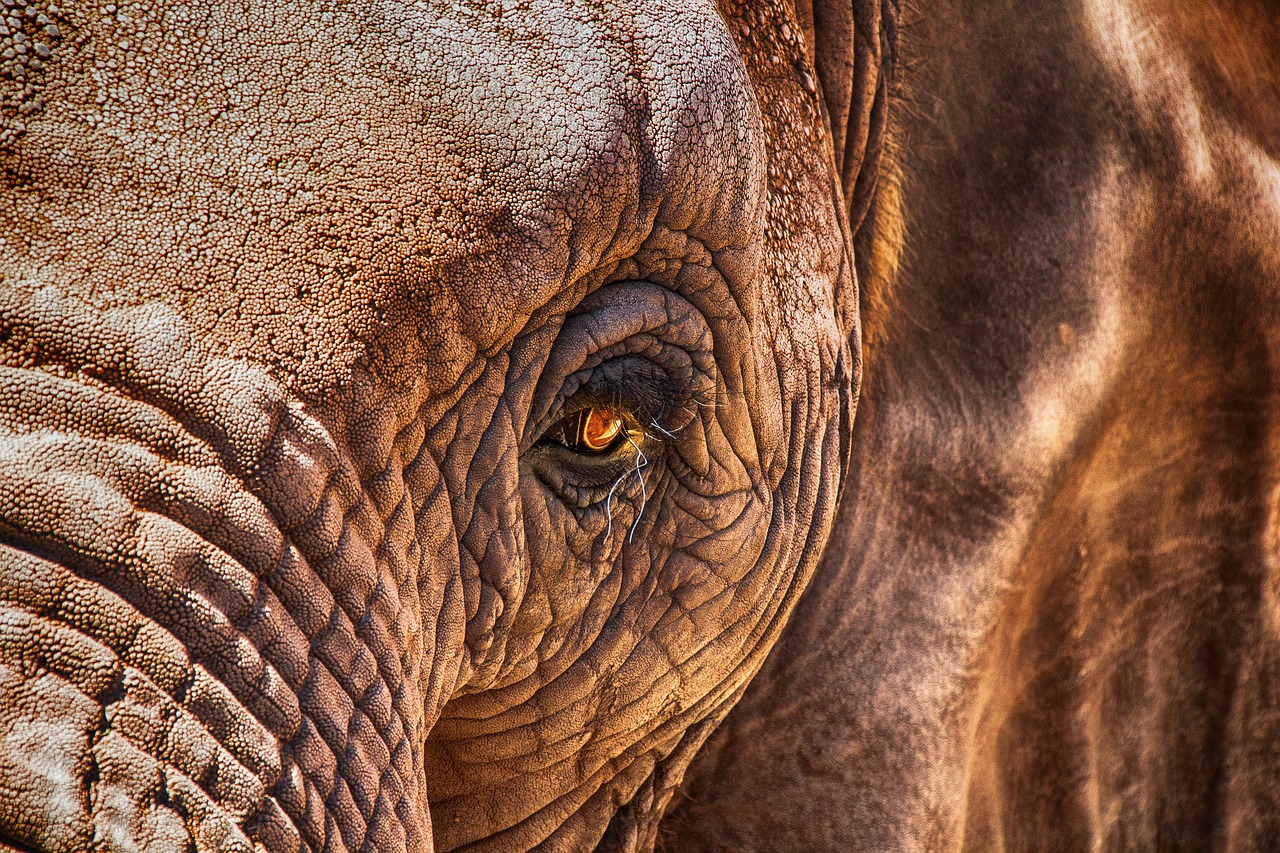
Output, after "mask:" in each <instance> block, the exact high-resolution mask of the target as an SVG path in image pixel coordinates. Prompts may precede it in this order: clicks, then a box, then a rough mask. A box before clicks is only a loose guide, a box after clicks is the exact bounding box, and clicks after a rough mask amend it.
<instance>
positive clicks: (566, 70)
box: [0, 0, 764, 387]
mask: <svg viewBox="0 0 1280 853" xmlns="http://www.w3.org/2000/svg"><path fill="white" fill-rule="evenodd" d="M103 9H104V10H109V11H100V10H95V11H93V12H92V13H90V11H89V10H80V11H79V12H77V11H76V10H75V9H72V10H70V11H67V10H63V11H62V12H61V13H60V14H62V16H63V18H62V19H61V20H62V21H63V24H62V26H63V29H64V30H66V32H65V33H64V38H63V40H62V42H61V43H60V44H59V45H55V47H56V52H55V53H54V55H53V57H52V58H51V59H50V60H49V61H48V67H47V69H46V70H45V71H43V72H42V73H43V74H44V75H45V77H47V78H48V80H47V87H46V88H47V89H48V91H47V92H46V98H45V105H44V106H43V107H42V108H41V111H40V114H39V115H37V116H34V117H33V119H32V120H30V121H28V122H27V129H26V131H25V137H24V140H23V141H22V142H21V144H20V146H19V147H18V149H17V150H18V156H19V158H20V159H21V160H22V161H23V170H22V171H23V172H24V174H29V175H32V176H35V178H34V183H39V182H40V181H41V180H44V181H45V184H46V186H43V187H40V188H39V191H38V192H34V193H33V192H25V191H17V192H15V191H14V188H12V187H4V188H0V190H3V191H5V192H8V193H14V196H15V197H14V203H13V208H14V209H15V210H17V211H19V213H18V216H16V217H15V219H14V220H13V223H12V227H13V228H14V230H25V231H27V232H28V233H27V234H26V235H24V236H23V238H22V241H21V242H23V243H25V244H26V245H27V246H29V247H31V250H32V253H33V254H36V253H38V252H39V251H40V247H41V246H47V247H53V249H56V251H57V253H58V258H57V260H58V263H57V267H58V268H59V269H61V270H63V271H65V274H66V275H67V276H68V278H71V279H73V281H69V282H67V284H69V285H70V286H71V287H73V288H74V289H76V290H78V291H80V292H82V293H86V292H87V294H88V295H90V296H91V297H96V298H97V299H98V300H99V301H106V302H115V303H118V304H119V303H133V304H136V303H138V302H145V301H160V302H166V303H168V304H170V305H171V306H173V307H175V308H176V309H178V310H179V311H181V312H182V313H184V314H185V315H186V316H187V317H188V319H189V320H191V321H192V323H193V325H195V326H196V327H197V328H198V329H201V330H203V331H205V332H206V333H207V334H209V335H210V337H212V338H215V339H218V340H221V341H222V342H223V343H224V344H225V345H226V346H228V347H229V348H230V349H231V350H233V351H235V352H239V353H242V354H246V355H250V354H251V355H252V356H253V357H255V358H259V359H262V360H266V361H270V362H274V363H277V364H281V363H283V364H284V365H285V372H286V373H291V374H292V375H294V376H296V375H298V374H299V373H306V372H307V370H309V369H310V370H312V371H313V372H315V371H317V370H318V371H320V372H326V371H327V372H329V373H330V374H331V375H330V376H329V377H328V378H327V379H320V380H316V383H315V384H316V385H317V387H318V386H320V385H326V384H332V383H334V382H341V381H343V380H342V376H343V375H345V371H346V365H349V364H351V363H352V362H354V361H357V360H360V359H364V358H367V357H368V349H369V346H370V345H371V342H376V345H377V346H378V347H381V348H382V349H384V350H387V349H397V348H398V347H399V346H400V344H401V343H403V344H404V345H405V346H406V347H408V348H407V349H400V350H398V352H397V355H396V356H395V357H396V358H398V359H401V360H403V361H405V362H409V361H413V360H415V359H419V360H420V359H421V358H423V357H426V358H428V359H429V358H430V353H428V354H427V355H426V356H423V355H422V351H420V350H418V351H415V350H414V346H416V345H418V344H420V343H421V340H419V339H421V338H422V336H423V332H422V330H423V329H428V330H430V331H429V334H428V337H429V338H430V339H431V340H430V341H429V342H428V349H429V351H430V352H435V353H436V354H437V356H438V357H440V358H444V356H439V354H441V353H446V354H447V353H461V354H464V355H465V353H467V352H476V351H481V352H485V351H487V352H492V351H494V350H496V349H498V348H500V347H501V346H502V345H504V343H505V342H506V341H508V340H510V338H511V337H512V336H513V335H514V334H516V332H518V330H519V329H520V328H521V327H522V325H523V324H524V322H525V321H526V320H527V318H528V317H529V315H530V314H531V313H532V312H534V311H536V310H537V309H538V308H539V307H541V306H543V305H545V304H546V303H547V302H548V301H549V300H551V299H553V298H555V297H556V296H557V294H561V293H564V292H565V291H566V290H573V289H574V287H575V285H577V284H579V283H580V282H581V281H582V280H583V278H584V277H585V276H588V275H589V274H592V273H601V271H602V270H606V271H607V269H608V267H609V265H610V264H616V263H617V262H619V261H621V260H623V259H625V258H626V257H628V256H629V255H630V254H631V253H633V252H634V251H635V250H636V248H637V247H638V246H639V245H640V244H641V243H642V242H643V240H644V239H645V237H646V235H647V234H648V233H649V232H650V231H651V230H652V228H653V225H654V223H655V222H656V221H659V220H661V221H662V222H663V224H664V225H665V226H666V227H667V228H669V229H671V230H676V231H682V232H686V233H692V234H693V235H694V236H695V237H696V238H697V239H698V240H699V241H701V242H702V243H704V244H706V246H707V248H709V249H711V250H712V251H716V250H718V249H722V248H726V247H733V248H735V249H743V248H748V250H749V247H750V246H751V245H752V243H753V241H752V240H751V239H750V238H751V235H752V234H753V233H758V232H759V228H758V226H759V222H760V217H761V210H762V204H761V196H762V193H763V189H762V188H763V182H764V178H763V175H764V169H763V155H762V151H763V145H762V142H761V131H760V120H759V116H758V110H757V107H756V104H755V101H754V97H753V95H752V93H751V90H750V88H749V85H748V83H747V81H746V76H745V72H744V70H743V68H742V64H741V61H740V59H739V57H738V56H737V53H736V49H735V47H734V45H733V42H732V40H731V38H730V37H729V35H728V33H727V31H726V30H725V27H724V25H723V23H722V21H721V20H720V18H719V16H718V15H717V13H716V11H715V9H714V7H712V6H710V5H709V4H705V3H695V4H692V5H690V4H684V5H680V6H678V7H677V6H676V5H671V6H669V7H664V6H662V5H661V4H641V5H639V6H637V7H636V8H634V9H633V8H629V7H627V6H625V5H618V6H615V7H612V8H601V7H594V6H593V7H590V8H587V7H586V6H581V5H577V4H575V3H572V2H564V0H551V2H540V3H521V4H520V9H519V11H518V13H517V12H516V10H515V9H514V8H510V9H504V8H503V6H502V4H500V3H498V4H495V3H489V4H483V5H482V4H478V3H477V4H475V5H474V6H470V5H467V4H458V3H438V2H418V3H406V2H397V0H381V2H377V3H371V4H359V5H357V6H341V7H338V8H334V7H332V6H330V5H328V4H315V5H313V4H311V3H309V2H300V3H283V4H250V5H249V6H248V7H242V6H240V4H223V3H213V4H193V5H190V6H184V5H182V4H172V5H163V4H162V5H159V6H157V5H152V4H138V5H136V6H135V5H131V4H121V5H120V6H119V7H118V8H117V7H116V6H108V7H103ZM77 51H79V53H77ZM37 82H39V81H37ZM42 85H44V84H43V83H42ZM0 155H3V152H0ZM50 187H52V189H50ZM27 189H29V188H27ZM40 260H41V259H39V258H33V259H32V261H31V264H30V266H31V269H41V268H48V267H49V266H50V264H49V260H50V259H43V260H44V261H45V263H44V264H41V263H40ZM11 263H12V259H11ZM18 273H19V276H20V275H21V270H19V271H18ZM10 274H11V275H12V274H13V271H12V270H11V271H10ZM578 291H579V292H580V291H581V288H578ZM406 327H410V333H409V334H408V335H407V336H406V332H405V329H406ZM415 332H416V333H415ZM402 339H403V340H402ZM465 360H466V359H465V358H463V359H453V361H455V362H458V363H459V364H461V363H462V362H463V361H465ZM308 365H311V367H310V368H309V367H308ZM459 369H461V368H460V367H459ZM446 372H447V371H441V377H440V379H441V381H442V382H446V383H447V382H449V381H451V377H448V376H445V375H444V373H446Z"/></svg>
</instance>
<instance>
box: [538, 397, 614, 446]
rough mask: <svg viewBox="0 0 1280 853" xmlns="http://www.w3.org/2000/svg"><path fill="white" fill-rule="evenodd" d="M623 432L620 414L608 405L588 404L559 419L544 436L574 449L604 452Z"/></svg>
mask: <svg viewBox="0 0 1280 853" xmlns="http://www.w3.org/2000/svg"><path fill="white" fill-rule="evenodd" d="M624 435H626V425H625V424H624V423H623V421H622V418H621V417H620V415H619V414H618V413H617V412H615V411H614V410H613V409H610V408H609V407H608V406H592V407H590V408H588V409H583V410H582V411H580V412H574V413H573V414H572V415H569V417H567V418H564V419H562V420H560V421H559V422H558V423H556V424H554V425H553V426H552V427H551V428H550V429H549V430H547V432H546V434H545V437H546V438H549V439H551V440H552V441H555V442H558V443H560V444H563V445H564V446H565V447H567V448H569V449H570V450H573V451H576V452H578V453H591V454H598V453H606V452H608V451H609V450H612V449H613V448H614V447H615V446H616V445H617V444H618V442H619V440H620V439H621V438H622V437H623V436H624Z"/></svg>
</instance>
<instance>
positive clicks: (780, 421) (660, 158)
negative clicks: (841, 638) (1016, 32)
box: [0, 0, 878, 853]
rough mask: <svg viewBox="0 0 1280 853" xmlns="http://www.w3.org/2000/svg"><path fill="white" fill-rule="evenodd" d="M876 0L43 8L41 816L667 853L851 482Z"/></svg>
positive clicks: (27, 18) (35, 12) (10, 755)
mask: <svg viewBox="0 0 1280 853" xmlns="http://www.w3.org/2000/svg"><path fill="white" fill-rule="evenodd" d="M834 8H835V9H836V10H838V11H841V10H840V7H839V6H838V5H837V6H835V7H834ZM860 8H861V6H855V7H854V9H852V10H851V9H849V8H844V9H843V10H842V11H841V14H843V16H844V17H843V18H841V20H843V21H844V25H843V29H840V30H839V31H838V32H837V31H835V30H833V31H832V32H833V33H835V35H832V36H830V37H828V36H822V37H820V38H815V36H814V29H813V26H812V21H813V19H814V10H813V9H810V8H808V7H807V6H806V7H805V8H802V9H799V10H797V9H796V8H794V7H792V6H791V5H789V4H786V3H774V4H749V7H739V6H736V5H733V4H725V5H724V6H723V7H722V8H719V9H717V8H715V7H714V6H712V5H710V4H708V3H701V2H699V3H692V4H690V3H687V2H680V3H676V2H671V3H646V4H634V5H633V4H629V3H617V4H610V5H609V6H607V7H605V8H600V7H595V6H588V5H582V4H577V3H574V2H570V0H547V1H546V2H535V3H524V4H510V3H506V4H504V3H487V4H480V3H475V4H465V5H461V6H460V5H457V4H452V3H443V2H432V0H426V2H421V3H400V2H394V0H378V2H372V3H365V4H352V5H347V4H342V3H339V4H330V3H325V4H321V3H309V2H306V0H300V2H282V3H273V4H235V3H222V2H213V3H200V4H190V5H183V4H176V3H175V4H156V5H152V4H141V3H130V2H117V3H114V4H101V5H99V4H87V3H81V2H78V0H69V1H68V2H67V4H66V5H65V6H60V7H54V6H52V5H48V4H43V3H41V2H36V3H35V5H32V6H30V7H29V8H28V7H27V6H26V5H25V4H24V5H14V4H12V3H9V2H8V0H6V3H5V6H4V11H5V15H6V17H5V18H4V26H5V27H6V28H7V30H6V31H7V32H8V33H9V35H7V36H5V37H6V38H8V39H9V40H10V42H11V43H13V44H17V45H19V46H22V47H23V48H24V49H23V51H16V49H15V57H16V58H14V59H12V60H11V61H8V65H5V66H4V67H3V68H0V77H2V78H3V79H0V93H2V94H3V97H4V100H3V103H0V130H2V131H3V132H2V133H0V209H3V210H4V215H3V217H2V218H0V635H2V637H0V838H3V839H5V841H4V842H0V843H7V844H10V845H13V846H14V847H15V849H26V850H42V851H82V850H102V851H108V850H155V851H173V850H200V851H203V850H246V851H247V850H267V851H301V850H314V851H321V850H324V851H342V850H348V851H357V850H360V851H374V850H376V851H383V852H384V853H386V851H395V850H407V851H426V850H430V849H433V848H434V849H439V850H452V849H461V848H469V849H484V850H524V849H530V848H533V847H539V846H541V847H544V848H545V849H560V850H580V849H589V848H592V847H596V846H598V847H599V849H610V850H634V849H645V848H647V847H650V846H652V844H653V842H654V838H655V832H656V826H657V821H658V819H659V818H660V816H661V814H662V812H663V809H664V807H665V805H666V803H667V802H668V800H669V798H670V796H671V793H672V791H673V789H674V787H675V785H676V784H678V782H679V780H680V779H681V776H682V774H683V772H684V769H685V767H686V766H687V764H688V762H689V760H690V758H691V756H692V755H693V753H694V752H695V751H696V750H697V748H698V747H699V745H700V744H701V742H702V741H703V739H704V738H705V737H706V735H707V734H708V732H709V730H710V729H711V728H712V727H713V726H714V725H715V723H716V722H717V721H718V720H719V719H721V718H722V717H723V715H724V714H725V713H726V712H727V710H728V709H729V707H730V706H731V705H732V703H733V702H734V701H735V700H736V699H737V697H738V696H739V695H740V694H741V692H742V690H743V687H744V686H745V684H746V683H747V681H748V679H749V678H750V676H751V675H752V674H753V673H754V671H755V670H756V669H757V668H758V667H759V665H760V663H761V661H762V660H763V657H764V655H765V653H766V652H767V651H768V649H769V648H770V646H771V645H772V644H773V642H774V641H775V639H776V638H777V636H778V632H779V630H780V627H781V625H782V624H783V622H784V620H785V618H786V616H787V614H788V613H789V612H790V610H791V608H792V607H793V605H794V603H795V601H796V600H797V597H798V595H799V593H800V591H801V590H802V589H803V587H804V585H805V583H806V581H807V578H808V577H809V575H810V573H811V571H812V569H813V566H814V564H815V562H816V560H817V557H818V554H819V553H820V551H821V547H822V544H823V542H824V541H825V539H826V536H827V534H828V532H829V530H830V526H831V523H832V519H833V516H834V512H835V505H836V494H837V489H838V486H839V484H840V481H841V477H842V472H843V470H844V464H845V456H846V454H847V448H848V440H849V431H850V424H851V418H852V414H853V402H854V401H855V400H856V393H857V383H858V377H859V372H860V357H859V349H860V348H859V344H858V332H857V302H856V291H855V274H854V267H853V257H852V250H851V245H852V244H851V242H850V236H849V234H850V232H849V225H848V212H849V209H850V208H849V206H848V203H847V200H846V196H848V197H849V198H860V197H864V196H865V195H866V190H865V187H864V188H863V189H859V186H860V185H859V183H858V181H859V176H860V175H861V174H862V173H863V172H864V171H867V170H866V169H863V168H862V167H863V164H864V161H865V162H866V163H868V164H869V163H874V162H875V159H876V158H875V153H876V150H877V149H876V145H875V141H876V139H877V135H876V133H875V132H874V125H875V123H874V122H873V121H872V120H871V114H872V112H873V111H872V109H871V104H872V101H873V100H874V99H873V98H869V97H868V92H870V93H872V94H874V92H875V82H874V75H872V76H871V77H868V68H869V67H870V66H869V65H868V56H872V60H873V61H872V64H874V57H875V56H876V55H878V54H876V53H875V52H874V51H873V52H872V54H868V53H867V52H866V51H865V50H864V51H862V52H858V51H856V50H855V49H854V39H855V35H854V34H855V30H856V27H854V25H853V24H854V20H853V17H852V15H854V13H855V12H856V11H857V9H860ZM858 14H861V13H858ZM46 22H47V23H46ZM49 27H53V28H54V30H49V29H48V28H49ZM55 30H56V35H55V33H54V31H55ZM19 31H21V34H22V37H21V38H18V36H17V35H15V33H18V32H19ZM874 31H875V29H874V27H873V29H872V32H874ZM15 39H16V41H15ZM37 44H38V45H39V48H37V47H35V45H37ZM32 57H34V59H33V58H32ZM868 80H870V81H871V83H870V88H869V89H868V88H867V87H868ZM828 117H830V121H829V120H828ZM833 126H834V127H835V133H834V135H833V132H832V127H833ZM868 128H870V129H871V130H868ZM863 154H865V155H866V156H865V157H864V156H863ZM837 164H839V165H837ZM863 184H866V181H865V180H864V181H863ZM855 209H856V206H855ZM593 402H607V403H608V404H609V405H610V406H612V407H614V408H618V409H621V410H625V411H626V412H627V414H628V417H629V418H630V421H629V424H631V427H632V430H631V432H630V433H629V436H630V439H629V441H628V442H627V443H626V445H625V446H620V447H619V448H617V449H616V450H615V451H614V452H613V453H611V454H604V455H600V456H597V457H591V458H586V457H583V456H582V455H581V454H575V453H574V452H573V451H571V450H570V449H568V448H566V447H563V446H559V445H555V444H554V443H548V442H546V441H541V440H540V438H541V436H542V435H543V434H544V432H546V431H547V429H548V428H549V427H550V426H552V425H553V424H554V423H556V421H557V420H558V419H559V418H561V417H563V416H565V415H568V414H571V413H572V412H573V411H579V410H581V409H582V408H583V407H584V406H589V405H591V404H592V403H593ZM642 458H643V463H642V462H641V459H642Z"/></svg>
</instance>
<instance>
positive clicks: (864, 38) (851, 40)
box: [796, 0, 899, 234]
mask: <svg viewBox="0 0 1280 853" xmlns="http://www.w3.org/2000/svg"><path fill="white" fill-rule="evenodd" d="M898 9H899V0H852V2H850V0H796V18H797V20H798V22H799V24H800V26H801V28H802V29H803V30H804V37H805V41H806V43H807V44H808V48H809V55H810V56H811V57H813V65H814V69H815V70H816V71H817V73H818V79H819V82H820V84H821V86H822V96H823V100H824V102H825V105H826V110H827V120H828V122H830V124H831V141H832V143H833V145H834V149H835V151H834V153H835V163H836V167H837V168H838V169H839V171H840V181H841V185H842V187H843V189H844V197H845V200H846V201H847V203H848V205H849V228H850V230H851V231H852V232H853V233H854V234H857V233H858V232H859V229H860V227H861V226H862V224H863V222H864V220H866V218H867V213H868V211H869V210H870V209H871V206H872V203H873V201H874V199H875V196H876V188H877V186H878V183H879V176H880V172H881V164H882V160H883V159H884V151H885V142H886V128H887V126H888V111H889V110H888V106H889V96H890V85H891V83H892V76H893V74H892V72H893V61H894V46H895V44H896V42H897V28H898Z"/></svg>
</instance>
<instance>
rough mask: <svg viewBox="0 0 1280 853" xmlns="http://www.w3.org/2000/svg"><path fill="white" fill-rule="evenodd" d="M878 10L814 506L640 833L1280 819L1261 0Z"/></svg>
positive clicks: (1272, 128)
mask: <svg viewBox="0 0 1280 853" xmlns="http://www.w3.org/2000/svg"><path fill="white" fill-rule="evenodd" d="M899 31H900V34H901V35H900V39H899V49H900V52H901V59H900V63H899V66H898V76H897V77H896V90H895V103H894V110H893V114H894V119H893V121H894V124H893V127H892V130H891V133H890V138H891V143H890V144H891V146H892V147H893V148H894V150H895V151H896V157H897V162H898V179H897V180H895V181H887V180H886V181H881V183H880V186H879V194H878V196H877V198H876V202H875V205H874V207H873V210H872V213H871V215H870V220H875V221H878V222H879V225H878V226H877V227H876V228H874V229H873V230H872V232H871V233H868V234H865V235H862V234H860V235H859V240H858V242H857V243H856V245H855V248H856V250H857V258H858V266H859V273H860V276H861V280H862V283H863V291H862V308H863V312H862V317H863V324H864V325H863V330H864V347H865V352H866V359H865V364H866V381H865V382H864V385H863V390H862V398H861V400H860V403H859V407H858V420H857V423H856V424H855V431H854V439H853V448H854V451H853V452H854V459H853V462H852V464H851V466H850V471H849V475H848V478H847V480H846V482H845V485H844V492H843V498H842V502H841V507H840V511H839V517H838V519H837V522H836V531H835V533H834V534H833V536H832V539H831V541H830V543H829V545H828V548H827V552H826V554H825V556H824V559H823V561H822V564H821V565H820V567H819V569H818V570H817V572H816V574H815V578H814V580H813V582H812V583H811V585H810V587H809V590H808V591H807V592H806V595H805V597H804V599H803V600H802V602H801V604H800V606H799V607H798V608H797V611H796V613H795V615H794V616H793V619H792V620H791V622H790V623H789V624H788V626H787V629H786V630H785V631H784V633H783V636H782V638H781V639H780V640H779V642H778V645H777V646H776V647H775V650H774V652H773V653H772V654H771V656H770V658H769V660H768V661H767V662H766V664H765V667H764V668H763V670H762V671H761V673H760V675H759V677H758V678H757V679H756V680H755V681H753V683H752V685H751V687H750V688H749V689H748V691H747V692H746V694H745V696H744V698H743V700H742V702H741V703H740V704H738V705H737V706H736V707H735V709H734V711H733V712H732V713H731V714H730V715H729V717H728V719H727V720H726V722H725V724H724V725H723V726H722V727H720V728H719V729H718V730H717V732H716V733H715V734H714V735H713V737H712V738H711V739H710V741H709V742H708V744H707V746H706V748H705V749H704V751H703V752H702V753H701V754H700V755H699V757H698V759H697V760H696V761H695V762H694V765H693V766H692V767H691V769H690V771H689V774H688V775H687V777H686V785H685V787H684V788H683V789H682V792H681V794H680V795H679V796H678V800H677V802H676V804H674V805H673V808H672V810H671V814H670V815H669V818H668V821H667V823H666V824H664V845H663V847H664V849H670V850H691V851H692V850H698V851H709V850H712V851H713V850H735V851H737V850H812V851H884V850H910V851H946V850H972V851H1000V850H1009V851H1013V850H1027V851H1040V850H1042V851H1063V850H1115V851H1147V850H1151V851H1154V850H1161V851H1166V850H1210V849H1212V850H1238V851H1255V850H1275V849H1278V848H1280V801H1278V800H1280V786H1278V785H1277V783H1276V776H1275V773H1276V767H1277V765H1278V761H1280V755H1277V744H1278V743H1280V738H1278V737H1277V735H1278V734H1280V731H1278V728H1277V727H1278V726H1280V714H1278V713H1277V702H1276V696H1277V692H1276V690H1277V683H1278V676H1280V669H1278V667H1280V636H1278V635H1277V628H1278V627H1280V622H1278V621H1277V612H1278V611H1277V602H1276V590H1277V584H1276V578H1277V575H1276V564H1275V555H1276V544H1277V542H1276V531H1277V518H1276V486H1277V482H1276V470H1277V467H1276V450H1277V447H1278V445H1277V436H1280V432H1278V431H1277V425H1278V424H1280V409H1277V404H1276V399H1277V395H1276V389H1277V381H1278V380H1277V369H1276V365H1277V354H1278V353H1280V337H1278V336H1277V330H1278V329H1280V314H1277V306H1280V298H1278V297H1280V293H1277V284H1278V283H1280V133H1278V132H1277V131H1278V129H1280V124H1278V123H1277V121H1278V119H1280V110H1278V109H1277V104H1280V53H1278V52H1277V46H1278V45H1280V19H1278V18H1277V12H1276V6H1275V4H1273V3H1266V2H1262V0H1256V2H1255V0H1239V1H1238V2H1226V3H1214V4H1210V3H1197V2H1190V3H1165V2H1157V0H1108V2H1101V0H1079V1H1078V2H1077V0H1070V2H1054V3H1044V4H1034V8H1033V6H1032V4H1030V3H1025V2H1013V1H1012V0H977V2H963V3H961V2H948V0H942V2H934V3H923V2H922V3H918V4H916V7H915V8H914V9H911V10H904V12H903V15H902V20H901V23H900V26H899ZM895 235H902V238H903V239H902V241H901V242H900V243H899V242H898V241H897V240H896V238H895ZM864 238H865V239H864Z"/></svg>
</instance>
